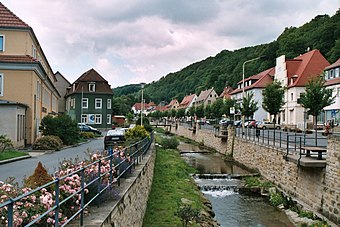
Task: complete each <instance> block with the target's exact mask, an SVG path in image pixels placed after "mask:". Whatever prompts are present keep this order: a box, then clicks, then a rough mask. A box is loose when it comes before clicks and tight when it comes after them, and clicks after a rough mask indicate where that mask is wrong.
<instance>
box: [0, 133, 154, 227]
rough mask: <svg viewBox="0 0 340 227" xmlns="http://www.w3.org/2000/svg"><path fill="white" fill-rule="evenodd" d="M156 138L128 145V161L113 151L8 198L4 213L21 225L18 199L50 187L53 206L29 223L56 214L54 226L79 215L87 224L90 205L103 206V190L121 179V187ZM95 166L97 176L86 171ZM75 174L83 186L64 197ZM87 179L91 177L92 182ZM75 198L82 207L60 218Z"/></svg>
mask: <svg viewBox="0 0 340 227" xmlns="http://www.w3.org/2000/svg"><path fill="white" fill-rule="evenodd" d="M152 141H153V134H152V133H151V136H150V138H144V139H143V140H141V141H139V142H137V143H135V144H132V145H130V146H129V147H127V148H124V149H123V152H124V154H125V155H127V157H128V158H127V159H129V161H128V162H127V161H126V160H127V159H124V158H119V153H120V151H117V152H115V153H112V154H110V155H109V156H106V157H103V158H101V159H99V160H97V161H95V162H92V163H90V164H88V165H86V166H83V167H81V168H79V169H78V170H76V171H73V172H71V173H69V174H67V175H65V176H62V177H57V178H55V180H53V181H51V182H49V183H47V184H45V185H43V186H40V187H38V188H36V189H34V190H31V191H29V192H27V193H24V194H22V195H20V196H18V197H16V198H10V199H8V200H7V201H5V202H4V203H2V204H0V212H1V211H5V210H7V226H9V227H12V226H15V225H17V224H15V223H14V222H15V221H16V220H15V218H14V215H13V214H14V213H15V212H16V204H17V203H18V202H20V201H21V200H23V199H25V198H28V197H30V196H35V195H37V194H38V195H39V194H40V195H41V194H42V193H43V192H42V191H46V189H47V190H48V189H50V190H51V191H53V193H51V195H53V197H54V204H53V206H51V207H50V208H48V209H46V210H45V211H44V212H43V213H41V214H37V215H38V216H37V217H36V218H35V219H34V220H31V221H30V222H29V223H27V224H26V225H25V226H33V225H35V226H37V225H38V223H39V222H40V221H42V220H43V219H47V218H50V217H51V214H54V215H53V217H54V220H53V221H54V224H53V225H54V226H65V225H67V224H68V223H70V222H71V221H73V220H74V219H75V218H77V217H79V223H80V226H83V224H84V223H83V221H84V212H85V210H86V208H87V207H88V206H89V205H90V204H91V203H93V202H95V201H96V204H97V206H99V197H100V195H101V194H103V192H105V191H106V190H108V189H110V188H112V185H113V184H114V183H116V182H117V183H118V186H120V179H121V178H122V177H125V176H126V174H128V173H131V171H132V168H135V166H136V165H138V163H139V162H141V161H142V159H143V158H144V156H145V154H146V153H147V151H148V149H149V147H150V145H151V143H152ZM115 162H116V163H115ZM103 164H105V165H109V169H108V170H107V171H103V172H102V169H105V168H102V167H103V166H102V165H103ZM91 168H92V169H93V168H95V169H97V170H98V172H97V174H96V175H95V176H94V175H93V176H91V175H89V174H88V173H86V171H87V170H89V169H91ZM73 176H78V177H79V178H80V187H79V188H78V189H77V190H75V191H74V192H73V193H71V194H69V195H67V196H66V197H65V195H63V196H61V192H60V186H61V185H62V184H63V183H64V182H66V181H67V180H68V179H69V178H70V177H73ZM86 180H88V182H87V181H86ZM106 181H107V182H106ZM102 183H105V186H102ZM89 188H90V189H91V190H93V189H95V188H96V193H95V194H94V195H92V196H87V197H86V193H85V191H87V190H89ZM91 193H92V191H91ZM79 197H80V199H79ZM74 201H80V202H79V204H73V205H74V206H75V207H78V209H77V210H75V211H74V212H73V213H72V214H71V216H69V217H67V219H65V220H60V214H61V212H64V211H65V209H69V207H66V206H67V205H70V204H67V203H74ZM45 221H46V220H45ZM45 224H46V223H44V225H45ZM51 225H52V223H51ZM20 226H22V225H20Z"/></svg>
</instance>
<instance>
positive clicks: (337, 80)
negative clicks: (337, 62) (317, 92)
mask: <svg viewBox="0 0 340 227" xmlns="http://www.w3.org/2000/svg"><path fill="white" fill-rule="evenodd" d="M335 84H340V77H337V78H335V79H331V80H326V82H325V86H331V85H335Z"/></svg>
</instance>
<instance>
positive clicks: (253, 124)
mask: <svg viewBox="0 0 340 227" xmlns="http://www.w3.org/2000/svg"><path fill="white" fill-rule="evenodd" d="M256 122H257V121H256V120H251V121H247V122H246V123H245V127H247V128H256Z"/></svg>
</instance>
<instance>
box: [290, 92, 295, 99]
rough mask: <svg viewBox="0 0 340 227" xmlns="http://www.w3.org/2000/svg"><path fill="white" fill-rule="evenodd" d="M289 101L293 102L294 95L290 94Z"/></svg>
mask: <svg viewBox="0 0 340 227" xmlns="http://www.w3.org/2000/svg"><path fill="white" fill-rule="evenodd" d="M290 100H291V101H293V100H294V93H290Z"/></svg>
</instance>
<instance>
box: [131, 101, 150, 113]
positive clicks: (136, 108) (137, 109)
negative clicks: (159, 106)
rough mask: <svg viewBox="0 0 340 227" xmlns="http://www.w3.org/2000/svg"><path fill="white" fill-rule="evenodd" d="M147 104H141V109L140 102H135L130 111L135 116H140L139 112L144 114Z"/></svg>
mask: <svg viewBox="0 0 340 227" xmlns="http://www.w3.org/2000/svg"><path fill="white" fill-rule="evenodd" d="M147 105H148V104H147V103H143V108H142V103H141V102H137V103H135V104H133V106H132V108H131V111H132V112H133V113H134V114H135V115H136V114H141V112H142V111H143V114H144V115H145V114H146V111H147Z"/></svg>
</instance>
